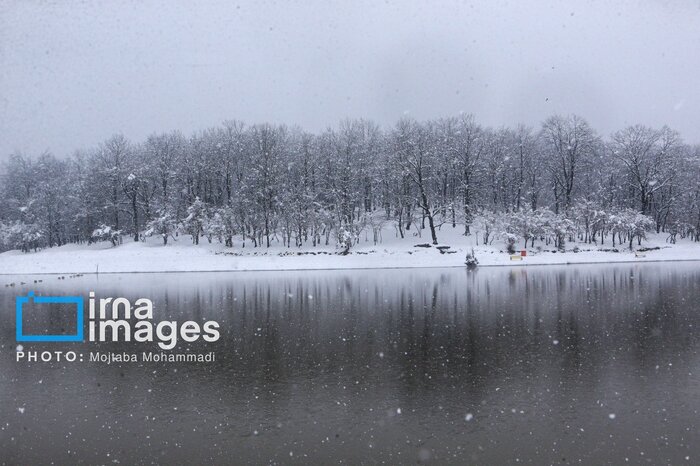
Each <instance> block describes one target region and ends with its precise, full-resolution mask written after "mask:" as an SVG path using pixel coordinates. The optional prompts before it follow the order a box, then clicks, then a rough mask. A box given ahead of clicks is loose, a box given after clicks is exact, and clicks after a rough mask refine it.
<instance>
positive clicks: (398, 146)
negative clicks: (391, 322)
mask: <svg viewBox="0 0 700 466" xmlns="http://www.w3.org/2000/svg"><path fill="white" fill-rule="evenodd" d="M0 191H1V193H2V194H1V196H2V199H3V202H2V204H1V205H0V248H1V249H2V250H8V249H22V250H24V251H32V250H35V249H39V248H46V247H53V246H60V245H63V244H66V243H82V242H93V241H105V240H107V241H111V242H112V243H113V244H114V245H118V244H120V243H121V242H123V241H126V240H132V241H140V240H143V239H144V238H146V237H148V236H158V237H160V238H162V240H163V243H166V244H167V242H168V240H169V238H172V237H175V236H176V235H180V234H189V235H192V239H193V241H194V242H196V243H198V242H199V241H200V239H201V238H206V239H207V240H208V241H220V242H222V243H224V244H225V245H226V246H230V247H234V248H235V247H241V246H244V247H257V248H266V247H270V245H272V244H275V245H285V246H288V247H296V246H307V245H308V246H317V245H328V244H339V245H341V247H342V248H344V250H347V249H348V248H350V247H352V245H353V243H354V242H355V241H357V240H358V238H359V237H360V235H361V234H363V235H364V236H367V235H368V234H369V237H370V238H371V237H373V238H374V241H375V242H381V241H382V238H381V231H382V230H386V229H393V231H394V232H395V234H396V235H397V236H399V237H401V238H403V237H406V236H410V235H413V234H414V232H416V231H418V230H420V231H421V234H422V236H424V237H425V238H426V239H427V240H428V241H430V242H432V243H433V244H437V243H438V241H439V238H440V235H441V232H442V231H444V229H445V228H454V229H459V231H460V232H461V233H463V234H465V235H477V238H478V239H477V241H480V242H482V243H484V242H485V243H490V242H492V241H494V239H496V238H498V239H499V241H500V240H505V242H506V244H508V243H512V244H521V245H525V244H526V243H527V244H533V245H534V243H535V241H540V240H541V241H546V242H547V243H551V244H554V245H557V246H560V247H562V244H561V243H563V242H565V241H566V240H567V238H577V239H578V240H579V241H585V242H590V243H597V244H601V243H603V244H610V245H614V244H619V243H624V244H627V243H629V245H630V247H631V246H632V243H633V241H634V242H641V241H642V239H643V238H644V235H645V232H646V231H650V230H655V231H656V232H665V233H666V234H667V238H668V241H669V242H674V241H675V240H676V238H685V237H689V238H691V239H693V240H694V241H700V147H698V146H690V145H687V144H685V143H684V142H683V141H682V140H681V138H680V136H679V135H678V133H676V132H675V131H673V130H671V129H669V128H667V127H664V128H660V129H654V128H648V127H644V126H640V125H635V126H631V127H628V128H625V129H622V130H620V131H618V132H616V133H614V134H612V135H611V136H609V137H602V136H601V135H599V134H596V132H595V131H594V130H593V129H592V128H591V126H590V125H589V124H588V123H587V122H586V121H585V120H584V119H582V118H580V117H578V116H567V117H565V116H553V117H551V118H549V119H547V120H546V121H544V122H543V124H542V126H541V127H540V128H528V127H523V126H520V127H517V128H499V129H493V128H487V127H484V126H481V125H480V124H479V123H478V122H477V121H476V120H475V119H474V118H473V117H472V116H468V115H460V116H457V117H452V118H444V119H439V120H431V121H424V122H419V121H415V120H412V119H402V120H401V121H399V122H398V123H397V124H396V125H395V126H394V127H392V128H388V129H382V128H380V127H379V126H377V125H375V124H373V123H371V122H369V121H366V120H346V121H343V122H341V123H340V125H339V126H338V127H337V128H331V129H328V130H326V131H324V132H321V133H320V134H309V133H307V132H304V131H302V130H300V129H297V128H290V127H285V126H277V125H271V124H258V125H252V126H246V125H245V124H243V123H242V122H239V121H228V122H225V123H224V124H223V125H221V126H219V127H215V128H211V129H209V130H206V131H203V132H201V133H198V134H194V135H192V136H190V137H186V136H184V135H182V134H181V133H179V132H177V131H174V132H171V133H167V134H154V135H152V136H150V137H148V138H147V139H146V140H145V141H129V140H127V139H126V138H125V137H124V136H122V135H115V136H113V137H111V138H109V139H108V140H106V141H105V142H104V143H102V144H100V145H99V146H98V147H94V148H87V149H82V150H79V151H76V152H75V153H74V154H73V155H72V156H70V157H67V158H64V157H56V156H55V155H53V154H49V153H44V154H41V155H39V156H37V157H30V156H25V155H21V154H15V155H12V156H11V157H10V158H9V160H8V161H7V163H6V164H5V167H4V169H3V175H2V181H1V183H0ZM528 242H530V243H528Z"/></svg>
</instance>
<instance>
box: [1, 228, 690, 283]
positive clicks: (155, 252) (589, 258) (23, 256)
mask: <svg viewBox="0 0 700 466" xmlns="http://www.w3.org/2000/svg"><path fill="white" fill-rule="evenodd" d="M383 235H384V241H383V242H382V243H380V244H378V245H374V244H373V243H372V241H371V236H370V238H369V240H367V239H366V238H364V237H363V239H362V241H361V242H360V244H358V245H356V246H354V247H353V248H352V250H351V253H350V254H349V255H347V256H341V255H338V254H337V252H338V251H337V249H336V248H335V247H334V246H319V247H316V248H313V247H311V246H305V247H303V248H295V247H292V248H286V247H284V246H282V245H281V242H280V243H278V242H275V245H274V246H273V247H271V248H269V249H267V248H264V247H263V248H253V247H252V245H251V244H250V242H248V243H247V244H246V247H245V248H241V242H240V240H239V241H236V242H235V244H234V247H233V248H226V247H224V246H223V245H222V244H219V243H217V242H213V243H211V244H210V243H208V242H207V240H206V238H202V239H201V240H200V245H199V246H195V245H193V244H192V241H191V239H190V238H189V237H188V236H180V237H179V238H178V240H177V241H173V240H171V241H170V242H169V244H168V245H167V246H163V245H162V242H161V240H160V239H159V238H151V239H149V240H148V241H147V242H145V243H135V242H132V241H131V240H130V238H124V244H122V245H119V246H117V247H111V244H110V243H109V242H104V243H99V244H93V245H90V246H87V245H74V244H71V245H66V246H62V247H59V248H50V249H46V250H43V251H39V252H36V253H22V252H20V251H9V252H5V253H2V254H0V273H2V274H36V273H61V274H63V273H66V274H68V273H94V272H96V271H97V270H98V269H99V272H100V273H107V272H185V271H234V270H241V271H243V270H322V269H360V268H404V267H463V266H464V259H465V255H466V253H467V252H468V251H469V250H470V249H471V248H472V247H474V251H475V253H476V257H477V258H478V260H479V264H480V266H494V265H501V266H528V265H545V264H583V263H608V262H645V261H680V260H700V243H693V242H690V241H688V240H682V241H679V243H678V244H673V245H672V244H668V243H666V241H665V239H666V235H664V234H661V235H651V236H650V239H649V240H648V241H645V242H643V243H642V246H641V247H643V248H649V247H660V248H661V249H659V250H653V251H647V252H644V253H642V254H643V256H644V257H638V256H637V255H636V254H635V253H634V252H631V251H629V249H627V246H626V245H622V246H621V247H620V246H619V245H618V246H617V249H618V250H619V252H617V253H616V252H603V251H600V250H599V249H601V248H605V249H610V248H612V244H611V243H610V242H609V241H607V242H606V244H605V245H603V246H599V245H594V244H592V245H589V244H583V243H580V244H574V243H569V244H567V252H566V253H559V252H556V253H553V252H551V251H552V250H554V247H553V246H551V245H550V246H546V245H544V244H542V243H539V242H536V243H535V247H536V248H535V250H530V249H528V251H527V257H525V258H523V260H522V261H513V260H511V258H510V255H509V254H507V253H506V252H504V246H503V244H502V242H501V241H498V240H496V241H494V244H492V245H487V246H484V245H475V239H476V237H475V235H471V236H469V237H465V236H462V235H461V234H460V229H459V228H457V229H454V230H453V229H452V228H451V227H446V228H445V227H443V229H442V231H440V232H439V235H438V238H439V239H440V245H445V246H450V249H449V251H455V253H452V254H449V253H448V254H441V253H440V251H439V250H438V249H436V248H435V247H434V246H433V247H430V248H421V247H415V245H416V244H424V243H429V239H428V236H429V235H425V234H423V237H422V238H420V237H414V236H411V237H408V238H404V239H399V238H395V237H394V233H393V231H384V234H383ZM537 246H540V247H541V248H542V249H544V250H543V251H541V252H537V251H536V249H537ZM574 246H578V247H579V248H580V250H581V252H578V253H574V252H573V251H572V249H573V248H574ZM517 247H518V248H522V242H520V243H519V244H518V245H517ZM636 248H638V246H637V244H636V242H635V249H636ZM305 253H308V254H305ZM298 254H301V255H298Z"/></svg>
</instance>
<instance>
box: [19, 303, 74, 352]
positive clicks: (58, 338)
mask: <svg viewBox="0 0 700 466" xmlns="http://www.w3.org/2000/svg"><path fill="white" fill-rule="evenodd" d="M29 303H36V304H69V305H70V304H74V305H75V328H76V333H75V334H72V335H65V334H59V335H52V334H41V335H31V334H30V335H25V334H24V332H23V329H22V314H23V306H24V305H25V304H29ZM15 317H16V330H17V332H16V336H17V341H43V342H52V341H53V342H67V341H83V297H82V296H35V295H34V292H33V291H30V292H29V293H27V296H17V297H16V298H15Z"/></svg>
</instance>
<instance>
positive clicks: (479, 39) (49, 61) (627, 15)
mask: <svg viewBox="0 0 700 466" xmlns="http://www.w3.org/2000/svg"><path fill="white" fill-rule="evenodd" d="M195 3H196V5H195ZM613 3H616V5H617V6H610V5H611V4H613ZM459 112H468V113H473V114H475V115H476V116H477V118H478V119H479V120H480V121H481V122H482V123H484V124H486V125H490V126H500V125H515V124H517V123H521V122H522V123H526V124H529V125H533V126H537V125H539V123H540V122H541V121H542V120H543V119H544V118H546V117H547V116H549V115H551V114H554V113H563V114H567V113H577V114H580V115H582V116H583V117H585V118H586V119H588V120H589V122H590V123H591V124H592V125H593V127H595V128H596V129H598V130H599V131H600V132H601V133H603V134H604V135H608V134H609V133H610V132H612V131H614V130H616V129H620V128H622V127H624V126H625V125H628V124H632V123H644V124H647V125H651V126H661V125H663V124H668V125H669V126H671V127H673V128H675V129H677V130H678V131H680V132H681V134H682V135H683V137H684V138H685V139H686V140H687V141H689V142H693V143H697V142H700V0H676V1H673V2H664V1H658V0H647V1H618V2H613V1H600V2H596V1H591V2H586V1H577V2H573V1H572V2H565V1H551V2H550V1H544V0H542V1H524V0H517V1H500V0H489V1H486V0H485V1H483V2H479V1H472V2H450V1H435V0H432V1H425V2H420V1H413V2H412V1H372V2H371V1H366V2H365V1H359V0H345V1H330V0H319V1H315V0H304V1H298V2H292V1H288V2H285V1H280V2H263V1H250V2H247V1H241V2H239V3H238V4H236V3H235V2H230V1H220V2H218V1H208V2H207V1H200V2H189V1H187V2H186V1H180V2H177V1H163V2H158V1H151V2H133V3H130V2H126V1H113V2H110V1H100V2H77V1H76V2H71V1H67V0H66V1H57V2H39V1H28V0H0V158H4V157H6V156H7V154H9V153H11V152H13V151H16V150H19V151H22V152H25V153H27V154H32V155H36V154H38V153H40V152H42V151H44V150H50V151H51V152H53V153H55V154H56V155H59V156H63V155H67V154H70V153H72V152H73V151H74V150H75V149H77V148H85V147H89V146H93V145H96V144H97V143H99V142H100V141H102V140H104V139H106V138H107V137H109V136H110V135H112V134H114V133H117V132H121V133H123V134H125V135H126V136H127V137H129V138H131V139H133V140H142V139H144V138H145V137H146V136H147V135H148V134H150V133H153V132H162V131H169V130H173V129H179V130H182V131H183V132H185V133H186V134H189V133H191V132H193V131H196V130H200V129H204V128H207V127H210V126H214V125H217V124H219V123H220V122H222V121H223V120H226V119H241V120H244V121H246V122H249V123H255V122H261V121H272V122H279V123H287V124H296V125H300V126H301V127H303V128H305V129H308V130H311V131H318V130H321V129H323V128H325V127H327V126H329V125H333V126H334V125H336V124H337V122H338V121H339V120H340V119H342V118H344V117H365V118H369V119H372V120H375V121H376V122H378V123H380V124H381V125H383V126H389V125H391V124H393V123H394V122H395V121H396V120H397V119H399V118H400V117H402V116H403V115H410V116H413V117H415V118H418V119H426V118H433V117H439V116H448V115H456V114H458V113H459Z"/></svg>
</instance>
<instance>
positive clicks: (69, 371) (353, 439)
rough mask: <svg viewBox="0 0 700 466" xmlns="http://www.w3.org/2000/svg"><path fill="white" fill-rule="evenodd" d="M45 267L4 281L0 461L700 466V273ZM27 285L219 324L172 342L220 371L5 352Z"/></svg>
mask: <svg viewBox="0 0 700 466" xmlns="http://www.w3.org/2000/svg"><path fill="white" fill-rule="evenodd" d="M37 278H40V277H26V276H25V277H8V276H3V277H0V305H1V308H0V309H1V310H2V313H3V321H4V322H5V324H3V325H2V327H1V330H0V332H1V333H0V345H1V346H2V348H1V349H2V358H1V359H0V399H1V401H2V403H0V463H3V464H23V465H28V464H40V463H41V464H48V463H49V462H51V461H53V462H54V463H56V464H82V463H85V464H156V463H157V464H183V463H193V464H267V463H277V464H290V463H294V464H314V463H318V464H333V463H340V462H343V463H346V464H363V463H364V464H376V463H386V464H418V463H427V464H498V465H502V464H536V465H543V464H611V465H621V464H655V465H656V464H674V465H677V464H700V434H699V433H698V426H699V424H700V417H699V413H698V411H699V410H700V356H699V354H698V351H699V349H700V333H699V332H698V329H699V326H700V265H699V264H698V263H692V262H689V263H682V264H638V265H629V264H628V265H611V266H577V267H573V266H568V267H535V268H516V269H513V270H509V269H507V268H482V269H480V270H478V271H476V272H473V273H468V272H466V271H465V270H461V269H450V270H422V271H421V270H418V271H416V270H391V271H385V270H382V271H353V272H327V271H324V272H308V273H299V272H293V273H230V274H229V273H218V274H143V275H133V274H132V275H129V274H123V275H101V276H99V278H98V277H95V276H84V277H78V278H66V279H65V280H58V279H57V278H56V277H55V276H44V277H41V278H43V283H39V284H36V285H35V284H33V280H34V279H37ZM20 281H26V282H29V283H32V284H31V285H24V286H22V285H19V283H20ZM10 282H16V283H17V285H16V286H15V287H14V288H7V287H4V283H10ZM30 286H31V288H30ZM30 289H34V290H35V291H36V292H37V293H38V294H45V295H52V294H61V295H67V294H79V295H87V292H88V291H90V290H94V291H95V292H96V293H97V295H98V296H125V297H127V298H131V299H136V298H138V297H148V298H150V299H152V300H153V302H154V305H155V320H156V321H158V320H163V319H173V320H181V321H182V320H188V319H192V320H196V321H204V320H210V319H212V320H217V321H219V323H220V324H221V330H222V334H221V339H220V340H219V341H218V342H216V343H203V342H195V343H191V344H187V343H180V344H179V345H178V348H177V350H178V351H180V352H184V351H187V350H191V351H195V352H206V351H215V352H216V361H215V362H213V363H170V364H168V363H135V364H111V365H106V364H100V363H96V362H92V363H90V362H83V363H78V362H76V363H64V362H61V363H17V362H15V351H16V346H17V343H16V342H15V335H14V320H15V319H14V298H15V296H16V295H18V294H24V293H26V292H27V291H29V290H30ZM53 319H59V320H60V317H54V318H53ZM53 324H56V322H53ZM58 324H61V322H58ZM24 349H25V351H28V350H32V349H39V350H43V349H57V350H65V349H73V350H75V351H78V352H81V353H85V354H89V352H90V351H98V350H99V351H128V352H141V351H144V350H156V349H157V348H156V347H155V346H153V345H149V344H135V343H102V344H100V343H72V344H71V343H68V344H66V343H63V344H38V343H30V344H25V347H24Z"/></svg>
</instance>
